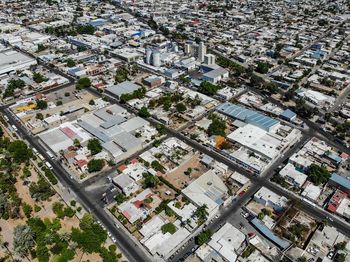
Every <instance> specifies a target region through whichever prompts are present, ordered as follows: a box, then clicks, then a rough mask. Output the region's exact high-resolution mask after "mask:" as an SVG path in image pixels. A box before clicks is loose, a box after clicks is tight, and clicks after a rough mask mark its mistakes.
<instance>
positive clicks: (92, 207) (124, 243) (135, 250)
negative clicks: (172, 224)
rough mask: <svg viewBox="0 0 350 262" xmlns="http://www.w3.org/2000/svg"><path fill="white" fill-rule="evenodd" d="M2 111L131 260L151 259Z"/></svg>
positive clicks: (2, 108)
mask: <svg viewBox="0 0 350 262" xmlns="http://www.w3.org/2000/svg"><path fill="white" fill-rule="evenodd" d="M0 111H1V112H2V113H3V114H5V115H6V116H7V117H8V118H9V121H8V122H9V124H10V125H15V126H16V127H17V129H18V134H19V136H20V137H21V139H23V140H26V141H28V142H29V144H30V146H31V147H32V148H36V149H37V150H38V152H39V153H40V154H42V155H43V156H45V158H46V159H47V161H48V162H49V163H50V164H51V165H52V167H53V170H54V172H55V174H56V176H57V178H58V179H59V180H60V182H61V183H62V185H63V186H65V187H66V188H69V189H70V190H71V191H72V192H74V194H75V195H76V197H77V199H78V201H79V202H80V203H81V204H82V205H83V206H84V207H85V208H86V210H88V212H90V213H91V214H92V215H93V216H94V217H95V218H97V219H98V220H100V221H101V223H102V224H103V225H104V226H105V227H106V229H107V231H109V232H111V234H112V236H114V237H115V238H116V239H117V245H118V247H119V248H120V250H121V251H122V252H123V253H124V254H125V256H126V257H127V258H128V259H129V261H132V262H139V261H151V260H150V259H148V257H147V256H145V254H144V252H142V250H141V249H140V248H139V247H137V246H136V245H135V243H134V242H133V240H131V239H130V238H129V237H128V236H126V235H125V233H123V232H122V231H120V229H119V230H118V229H117V228H116V227H115V226H114V225H113V222H112V221H111V219H110V218H109V216H108V215H107V214H106V212H105V211H104V209H103V206H102V205H99V204H98V202H97V203H96V202H93V201H94V200H95V199H90V197H89V195H88V194H86V192H85V191H84V190H83V188H82V187H81V185H80V184H79V183H77V182H76V181H75V180H73V179H71V178H70V174H69V173H68V172H67V171H66V170H65V169H64V168H63V167H62V166H61V164H60V163H59V162H58V161H56V160H53V159H51V158H50V157H49V156H48V155H47V153H46V150H45V148H44V147H43V146H42V145H41V144H40V143H39V142H38V139H37V138H35V137H32V136H31V135H29V134H28V131H27V130H26V129H25V127H23V126H22V125H21V124H20V123H19V122H18V121H17V120H16V118H15V117H14V116H13V114H12V113H10V112H9V111H8V110H7V109H5V108H4V107H1V108H0Z"/></svg>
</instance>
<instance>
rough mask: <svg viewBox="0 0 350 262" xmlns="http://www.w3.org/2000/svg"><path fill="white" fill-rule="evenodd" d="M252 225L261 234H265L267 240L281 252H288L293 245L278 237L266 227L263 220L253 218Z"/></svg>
mask: <svg viewBox="0 0 350 262" xmlns="http://www.w3.org/2000/svg"><path fill="white" fill-rule="evenodd" d="M251 223H252V225H253V226H254V227H255V228H256V229H258V230H259V231H260V233H261V234H263V235H264V236H265V237H266V238H268V239H269V240H270V241H271V242H273V243H274V244H276V245H277V246H278V247H279V248H280V249H281V250H286V249H287V248H289V247H290V245H291V243H290V242H289V241H288V240H286V239H282V238H280V237H279V236H277V235H276V234H275V233H274V232H273V231H271V229H269V228H268V227H267V226H265V225H264V224H263V223H262V222H261V220H259V219H258V218H256V217H255V218H253V219H252V220H251Z"/></svg>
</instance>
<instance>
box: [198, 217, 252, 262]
mask: <svg viewBox="0 0 350 262" xmlns="http://www.w3.org/2000/svg"><path fill="white" fill-rule="evenodd" d="M245 240H246V237H245V235H244V234H243V233H242V232H241V231H240V230H238V229H237V228H235V227H234V226H232V225H231V224H229V223H226V224H225V225H223V227H221V228H220V229H219V230H218V231H217V232H216V233H215V234H214V235H213V236H212V238H211V240H210V242H209V243H208V247H204V249H206V252H203V250H199V251H198V252H196V255H197V256H198V257H199V259H200V260H201V261H212V260H211V259H212V258H214V257H218V258H221V259H215V261H228V262H234V261H236V260H237V257H238V255H237V254H240V253H241V251H242V250H243V249H244V248H245V247H246V241H245Z"/></svg>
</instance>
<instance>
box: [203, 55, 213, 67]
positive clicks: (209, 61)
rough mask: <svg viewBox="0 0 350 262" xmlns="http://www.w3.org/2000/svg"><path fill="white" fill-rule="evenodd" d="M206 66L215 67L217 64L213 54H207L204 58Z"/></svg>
mask: <svg viewBox="0 0 350 262" xmlns="http://www.w3.org/2000/svg"><path fill="white" fill-rule="evenodd" d="M204 64H206V65H214V64H215V55H213V54H206V55H205V56H204Z"/></svg>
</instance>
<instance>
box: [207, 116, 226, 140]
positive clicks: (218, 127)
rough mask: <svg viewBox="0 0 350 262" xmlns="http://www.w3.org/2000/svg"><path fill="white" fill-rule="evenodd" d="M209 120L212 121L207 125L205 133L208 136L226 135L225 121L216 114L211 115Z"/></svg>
mask: <svg viewBox="0 0 350 262" xmlns="http://www.w3.org/2000/svg"><path fill="white" fill-rule="evenodd" d="M211 120H212V122H211V123H210V125H209V127H208V130H207V134H208V135H209V136H213V135H215V136H226V133H225V130H226V122H225V121H224V120H223V119H221V118H219V117H217V116H213V117H211Z"/></svg>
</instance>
